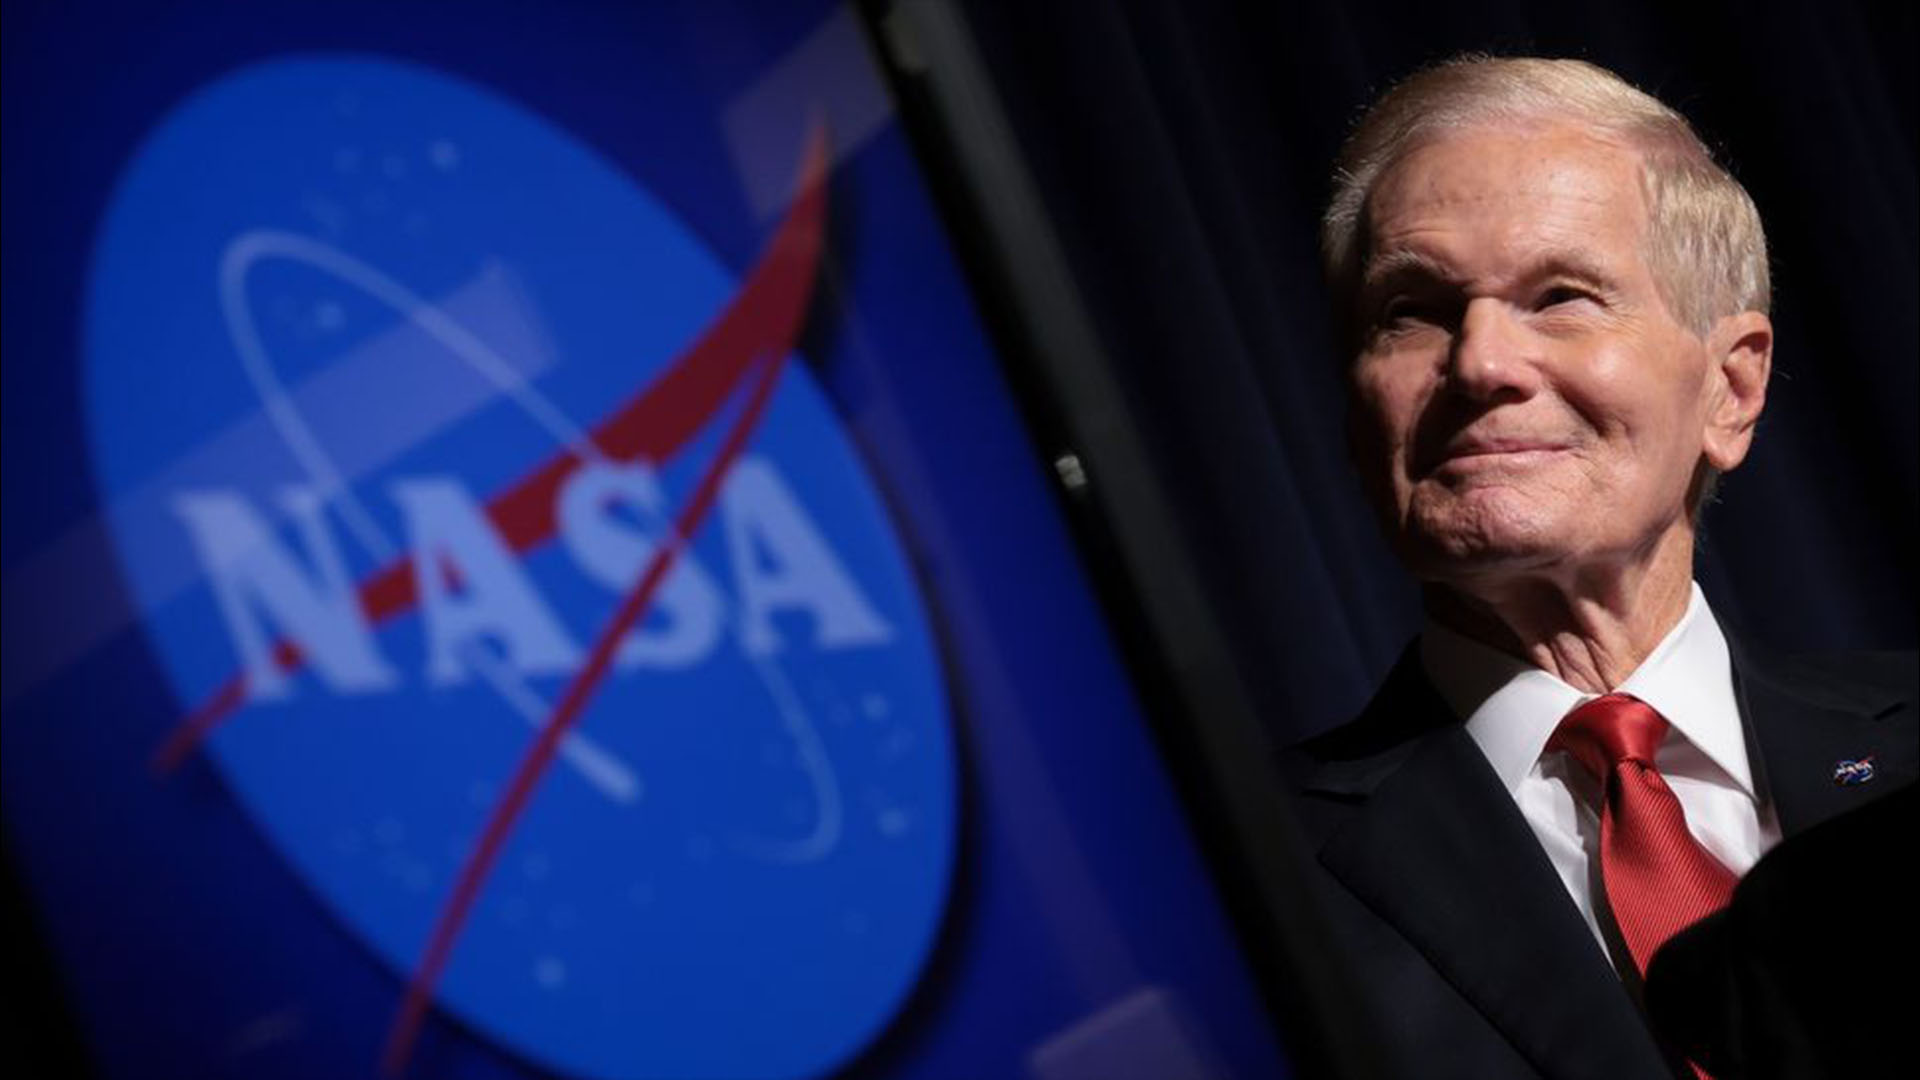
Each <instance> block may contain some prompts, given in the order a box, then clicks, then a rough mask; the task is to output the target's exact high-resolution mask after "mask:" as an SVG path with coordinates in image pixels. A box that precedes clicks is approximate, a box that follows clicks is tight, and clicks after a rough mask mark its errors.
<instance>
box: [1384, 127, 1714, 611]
mask: <svg viewBox="0 0 1920 1080" xmlns="http://www.w3.org/2000/svg"><path fill="white" fill-rule="evenodd" d="M1368 210H1369V217H1370V220H1371V226H1370V230H1369V232H1370V243H1369V246H1368V257H1367V261H1366V267H1367V269H1366V272H1365V275H1364V278H1363V283H1362V286H1361V293H1360V305H1361V308H1360V325H1361V326H1362V328H1363V338H1362V341H1361V345H1360V352H1359V356H1358V358H1357V360H1356V361H1355V364H1354V367H1353V371H1352V378H1353V383H1352V390H1353V400H1352V405H1353V410H1354V416H1353V425H1352V428H1353V438H1354V451H1355V458H1356V461H1357V463H1358V464H1359V466H1360V469H1361V472H1362V474H1363V476H1364V477H1365V479H1366V482H1367V484H1368V487H1369V490H1370V492H1371V494H1372V496H1373V499H1374V502H1375V504H1376V507H1377V508H1378V509H1379V510H1380V511H1381V513H1382V514H1383V515H1385V517H1386V521H1387V526H1388V530H1389V533H1390V534H1391V536H1392V538H1393V540H1394V541H1395V545H1396V547H1397V548H1398V549H1399V551H1400V553H1401V556H1402V558H1403V559H1405V560H1406V561H1407V563H1408V565H1409V566H1410V568H1411V569H1412V570H1413V571H1414V573H1415V574H1416V576H1418V577H1420V578H1422V579H1426V580H1435V581H1442V582H1446V581H1460V580H1464V579H1466V578H1469V577H1473V576H1484V575H1488V574H1492V575H1494V576H1496V577H1497V576H1499V575H1502V574H1506V573H1511V572H1516V571H1527V570H1533V569H1540V568H1549V567H1552V568H1568V569H1572V570H1575V571H1578V570H1581V569H1585V568H1589V567H1597V566H1599V565H1602V564H1604V563H1605V562H1607V561H1608V560H1614V559H1627V558H1632V557H1633V555H1634V554H1635V553H1636V552H1638V553H1644V552H1647V551H1649V550H1651V547H1652V545H1654V544H1655V543H1656V542H1658V541H1659V540H1661V539H1662V538H1663V537H1666V536H1668V535H1669V534H1671V533H1672V532H1673V530H1676V529H1690V527H1691V526H1690V524H1689V522H1688V515H1687V495H1688V490H1689V485H1690V482H1691V481H1692V478H1693V475H1694V471H1695V467H1696V465H1697V464H1698V463H1699V461H1700V459H1701V456H1702V453H1703V450H1706V451H1708V452H1709V453H1708V456H1709V458H1710V459H1711V458H1714V457H1715V456H1716V454H1715V452H1714V451H1715V449H1716V448H1714V447H1711V446H1710V445H1709V444H1710V443H1711V442H1712V440H1711V439H1709V438H1708V431H1709V428H1710V427H1711V426H1712V419H1711V416H1712V414H1713V411H1714V406H1715V404H1716V399H1717V397H1718V392H1717V386H1718V383H1717V380H1716V378H1715V373H1714V371H1713V367H1714V365H1713V364H1711V363H1710V362H1709V359H1710V358H1709V353H1708V348H1707V346H1706V345H1705V344H1703V342H1702V341H1701V340H1700V339H1698V338H1696V337H1694V336H1693V335H1692V334H1690V333H1688V332H1687V331H1686V330H1685V329H1684V328H1683V327H1681V326H1680V325H1679V324H1678V323H1676V322H1675V321H1674V319H1673V317H1672V316H1671V315H1670V314H1669V313H1668V311H1667V308H1666V305H1665V304H1664V303H1663V302H1662V300H1661V298H1660V295H1659V292H1658V289H1657V288H1656V286H1655V283H1654V278H1653V275H1652V273H1651V272H1650V271H1649V269H1648V267H1647V264H1646V261H1645V258H1644V256H1643V253H1642V240H1643V236H1644V233H1645V225H1646V208H1645V206H1644V198H1643V196H1642V189H1641V184H1640V164H1639V158H1638V156H1637V155H1636V154H1635V153H1634V152H1633V151H1631V150H1628V149H1625V148H1622V147H1619V146H1616V145H1613V144H1610V143H1606V142H1601V141H1599V140H1596V139H1594V138H1592V137H1591V136H1588V135H1585V134H1583V133H1581V132H1580V131H1578V130H1576V129H1573V128H1570V127H1565V126H1539V127H1529V128H1525V129H1521V130H1516V131H1495V130H1478V129H1476V130H1469V131H1465V132H1461V133H1458V134H1454V135H1451V136H1448V137H1443V138H1442V140H1441V141H1438V142H1435V143H1431V144H1428V145H1426V146H1424V147H1421V148H1419V149H1416V150H1415V151H1413V152H1412V153H1411V154H1409V155H1408V156H1406V157H1405V158H1403V159H1401V160H1400V162H1398V163H1397V164H1396V165H1394V166H1393V167H1392V168H1391V169H1389V170H1388V171H1387V172H1386V173H1384V174H1383V175H1382V177H1381V178H1380V180H1379V182H1378V183H1377V184H1376V185H1375V187H1374V190H1373V193H1372V196H1371V198H1370V200H1369V202H1368ZM1744 449H1745V444H1744V442H1742V443H1741V446H1740V450H1741V452H1744ZM1737 461H1738V458H1737V457H1735V458H1734V460H1733V461H1726V462H1722V461H1719V460H1715V461H1714V462H1713V463H1714V464H1715V465H1716V466H1719V467H1722V468H1730V467H1731V466H1732V465H1733V464H1735V463H1737Z"/></svg>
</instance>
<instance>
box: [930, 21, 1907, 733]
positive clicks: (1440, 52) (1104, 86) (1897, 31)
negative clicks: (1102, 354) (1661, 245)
mask: <svg viewBox="0 0 1920 1080" xmlns="http://www.w3.org/2000/svg"><path fill="white" fill-rule="evenodd" d="M963 7H964V8H965V9H966V13H967V16H968V18H969V20H970V21H971V23H972V26H973V29H974V33H975V35H976V36H977V39H978V42H979V46H980V51H981V53H982V55H983V57H984V59H985V60H986V62H987V65H988V67H989V68H990V70H991V72H992V75H993V78H994V81H995V82H996V84H997V87H998V90H999V92H1000V94H1001V96H1002V98H1003V101H1004V104H1005V108H1006V111H1007V113H1008V115H1009V117H1010V119H1011V120H1012V122H1013V126H1014V128H1015V130H1016V132H1017V135H1018V138H1019V141H1020V144H1021V148H1022V150H1023V151H1024V152H1025V154H1026V155H1027V158H1028V164H1029V166H1030V167H1031V168H1032V170H1033V172H1034V174H1035V177H1036V179H1037V181H1038V184H1039V186H1040V188H1041V191H1042V194H1043V197H1044V199H1045V201H1046V203H1047V208H1048V210H1049V211H1050V213H1051V215H1052V217H1053V220H1054V224H1055V226H1056V227H1057V228H1058V230H1059V233H1060V236H1061V240H1062V243H1063V245H1064V246H1065V248H1066V250H1067V254H1068V257H1069V260H1070V261H1071V263H1072V269H1073V271H1074V273H1075V275H1076V277H1077V278H1078V279H1079V283H1080V285H1081V287H1082V289H1083V291H1084V295H1085V299H1086V303H1087V306H1088V308H1089V309H1090V312H1091V314H1092V316H1093V319H1094V321H1095V323H1096V324H1097V326H1098V330H1099V333H1100V335H1101V343H1102V345H1103V346H1104V347H1105V350H1106V352H1107V355H1108V356H1109V357H1110V358H1111V361H1112V364H1113V367H1114V369H1115V372H1116V375H1117V377H1118V381H1119V382H1120V383H1121V384H1122V385H1123V386H1124V388H1125V391H1126V394H1127V396H1128V398H1129V399H1130V402H1131V403H1132V404H1133V406H1134V410H1133V415H1134V417H1135V418H1136V420H1137V422H1138V427H1139V430H1138V436H1139V439H1140V441H1141V442H1142V443H1143V444H1144V446H1145V447H1146V448H1147V451H1148V455H1149V456H1150V458H1151V459H1152V461H1153V462H1154V467H1155V468H1156V469H1157V470H1159V471H1160V474H1161V480H1162V482H1163V485H1164V486H1165V487H1166V488H1167V489H1168V490H1169V491H1170V492H1171V493H1172V494H1173V497H1174V499H1175V501H1176V507H1175V509H1176V511H1177V513H1176V515H1175V516H1176V518H1177V520H1178V522H1179V528H1180V529H1181V530H1182V531H1183V532H1184V534H1185V537H1186V539H1187V541H1188V542H1189V544H1190V545H1191V548H1192V550H1193V551H1194V552H1195V553H1196V563H1197V566H1198V568H1199V571H1200V574H1201V577H1202V580H1203V586H1202V587H1203V591H1204V592H1205V593H1206V599H1207V601H1208V602H1209V604H1210V606H1211V607H1212V609H1213V610H1214V612H1215V613H1216V614H1217V616H1218V618H1219V621H1220V624H1221V626H1222V627H1223V628H1224V630H1225V631H1226V636H1227V639H1228V640H1229V641H1231V642H1232V648H1233V649H1234V650H1235V653H1236V655H1235V656H1234V658H1233V659H1234V662H1235V664H1236V665H1237V667H1238V668H1239V670H1240V672H1241V674H1242V676H1243V677H1244V679H1245V682H1246V684H1247V686H1248V688H1249V691H1250V694H1251V696H1252V697H1253V698H1254V704H1255V707H1256V708H1257V709H1258V711H1259V712H1260V714H1261V715H1262V716H1263V718H1265V720H1266V721H1267V723H1268V725H1269V727H1270V728H1271V729H1272V731H1273V734H1274V737H1275V738H1276V739H1279V740H1291V739H1293V738H1297V737H1299V736H1302V735H1304V734H1307V733H1310V732H1312V731H1316V730H1319V729H1321V728H1324V727H1327V726H1329V725H1331V724H1334V723H1337V722H1339V721H1341V720H1344V719H1346V718H1347V717H1349V716H1350V715H1352V714H1353V713H1354V712H1355V711H1357V709H1358V708H1359V706H1360V705H1361V704H1363V703H1364V702H1365V700H1366V698H1367V696H1368V695H1369V694H1370V693H1371V690H1372V688H1373V686H1374V685H1375V683H1376V682H1377V681H1378V679H1379V677H1380V676H1381V675H1382V674H1383V673H1384V671H1385V669H1386V668H1387V667H1388V666H1389V665H1390V664H1391V662H1392V660H1393V659H1394V657H1395V656H1397V655H1398V653H1399V651H1400V650H1401V648H1402V647H1403V646H1404V645H1405V643H1406V641H1407V640H1408V639H1409V638H1410V636H1411V635H1412V634H1413V633H1414V632H1415V630H1416V629H1417V627H1418V610H1417V602H1416V598H1415V595H1414V592H1413V589H1412V586H1411V584H1410V583H1409V582H1408V581H1407V580H1406V578H1405V576H1404V575H1403V574H1402V573H1400V572H1399V570H1398V569H1397V567H1396V566H1395V565H1394V564H1393V562H1392V560H1391V558H1390V557H1389V555H1388V553H1387V551H1386V548H1385V545H1384V543H1383V542H1382V541H1381V540H1380V538H1379V536H1378V534H1377V531H1376V529H1375V527H1374V525H1373V522H1372V519H1371V517H1370V515H1369V514H1368V512H1367V511H1366V509H1365V507H1364V505H1363V504H1362V502H1361V500H1360V497H1359V493H1358V488H1357V483H1356V478H1355V475H1354V474H1353V471H1352V469H1351V467H1350V466H1349V465H1348V463H1347V460H1346V454H1345V449H1344V434H1343V416H1342V404H1341V403H1342V392H1343V382H1342V378H1343V375H1342V364H1341V361H1340V358H1339V357H1338V356H1337V355H1336V349H1335V347H1334V345H1333V340H1332V334H1331V331H1330V325H1329V321H1328V319H1327V318H1326V300H1325V293H1324V290H1323V288H1322V285H1321V282H1320V278H1319V270H1318V257H1317V247H1316V245H1317V236H1316V229H1317V221H1318V216H1319V212H1320V208H1321V205H1322V200H1323V198H1324V196H1325V193H1326V190H1327V173H1328V166H1329V163H1330V161H1331V160H1332V157H1333V155H1334V152H1335V151H1336V150H1337V148H1338V146H1339V144H1340V141H1341V139H1342V138H1343V136H1344V135H1345V133H1346V131H1347V130H1348V127H1349V126H1350V124H1351V123H1352V121H1353V120H1354V118H1355V117H1356V116H1357V115H1358V113H1359V111H1360V110H1361V109H1362V108H1363V107H1364V106H1365V104H1366V103H1367V102H1368V101H1370V100H1371V99H1372V97H1373V96H1374V95H1375V94H1377V93H1378V92H1379V91H1380V90H1382V89H1384V88H1385V87H1386V86H1388V85H1390V84H1391V83H1392V81H1393V80H1395V79H1397V78H1399V77H1401V76H1403V75H1405V74H1407V73H1408V72H1410V71H1412V70H1414V69H1416V68H1418V67H1419V66H1421V65H1423V64H1427V63H1431V62H1434V61H1436V60H1439V59H1443V58H1445V57H1448V56H1451V55H1454V54H1456V53H1459V52H1462V51H1469V50H1472V51H1487V52H1494V53H1499V54H1534V55H1545V56H1572V57H1579V58H1582V59H1586V60H1590V61H1592V62H1595V63H1598V64H1601V65H1602V66H1605V67H1608V68H1610V69H1612V70H1614V71H1615V72H1617V73H1619V74H1620V75H1622V76H1624V77H1625V78H1626V79H1628V80H1629V81H1630V82H1633V83H1634V84H1636V85H1638V86H1640V87H1641V88H1643V89H1645V90H1648V91H1649V92H1651V93H1653V94H1654V95H1656V96H1657V97H1660V98H1661V99H1662V100H1664V101H1666V102H1667V103H1668V104H1670V105H1672V106H1674V107H1676V108H1678V109H1679V110H1680V111H1681V112H1683V113H1684V114H1685V115H1687V116H1688V118H1689V119H1690V120H1692V121H1693V123H1694V125H1695V126H1696V128H1697V129H1698V130H1699V131H1700V133H1701V135H1702V137H1703V138H1704V139H1705V140H1706V141H1707V143H1708V145H1709V146H1711V147H1713V148H1714V150H1715V152H1716V154H1717V155H1719V156H1720V157H1721V159H1722V160H1723V161H1724V162H1725V163H1726V164H1728V165H1729V167H1730V168H1731V169H1732V170H1733V172H1734V173H1735V175H1736V176H1738V177H1739V178H1740V179H1741V181H1742V182H1743V183H1744V184H1745V185H1746V186H1747V187H1748V189H1749V190H1750V191H1751V192H1752V194H1753V196H1754V198H1755V200H1756V201H1757V202H1758V203H1759V206H1760V211H1761V215H1762V217H1763V219H1764V220H1765V222H1766V226H1767V233H1768V240H1769V244H1770V247H1771V256H1772V262H1773V269H1774V297H1775V300H1774V319H1775V324H1776V328H1777V341H1776V349H1775V355H1774V361H1775V372H1774V378H1773V383H1772V386H1771V391H1770V400H1769V404H1768V408H1767V412H1766V415H1765V418H1764V419H1763V421H1762V424H1761V429H1760V437H1759V439H1758V442H1757V444H1756V446H1755V450H1754V452H1753V454H1752V456H1751V457H1750V458H1749V459H1748V461H1747V463H1746V464H1745V465H1743V466H1742V467H1741V469H1740V470H1739V471H1738V472H1736V473H1734V474H1733V475H1731V476H1729V477H1728V478H1727V480H1726V482H1725V483H1724V484H1723V485H1722V488H1721V491H1720V495H1719V501H1718V505H1715V506H1714V507H1712V508H1711V509H1710V510H1709V512H1708V515H1707V519H1706V532H1705V536H1704V542H1703V545H1702V548H1703V550H1702V553H1701V557H1700V566H1699V571H1698V576H1699V578H1700V580H1701V582H1702V584H1703V585H1704V587H1705V588H1706V590H1707V593H1708V596H1709V598H1710V599H1711V601H1712V603H1713V604H1714V606H1715V610H1716V612H1717V613H1718V614H1719V615H1720V616H1721V618H1722V619H1723V621H1725V622H1727V623H1729V624H1731V626H1732V627H1733V628H1734V629H1735V631H1736V632H1737V633H1740V634H1744V635H1748V636H1751V637H1752V638H1754V639H1756V640H1758V641H1761V642H1764V643H1767V644H1770V645H1774V646H1777V647H1780V648H1784V649H1788V650H1793V651H1822V650H1833V649H1886V648H1911V647H1912V646H1913V644H1914V642H1915V597H1916V589H1915V586H1916V577H1915V563H1914V556H1913V552H1914V551H1915V548H1916V544H1915V540H1916V537H1915V507H1916V504H1917V503H1920V498H1917V497H1916V471H1917V470H1916V456H1917V454H1916V450H1917V448H1920V443H1917V441H1916V437H1915V431H1916V402H1920V392H1917V389H1916V370H1920V336H1917V334H1916V308H1915V298H1916V295H1920V287H1917V286H1920V281H1917V280H1916V279H1917V275H1916V248H1917V247H1920V244H1917V243H1916V212H1915V210H1916V188H1915V171H1914V157H1915V155H1914V130H1915V126H1914V76H1913V70H1914V68H1913V56H1914V45H1915V35H1914V16H1913V9H1912V7H1911V6H1909V5H1893V4H1888V5H1879V6H1875V7H1872V8H1871V9H1869V8H1868V7H1867V6H1864V5H1863V6H1854V5H1852V4H1847V3H1826V2H1814V0H1809V2H1801V3H1789V4H1781V3H1774V4H1758V5H1749V4H1736V3H1727V2H1708V3H1698V4H1672V3H1657V2H1647V0H1627V2H1609V3H1581V4H1575V3H1558V4H1552V3H1524V2H1519V0H1511V2H1498V0H1481V2H1460V0H1450V2H1447V3H1433V2H1431V0H1362V2H1358V3H1349V2H1331V0H1317V2H1315V0H1309V2H1304V3H1287V4H1271V3H1267V4H1261V3H1236V2H1232V0H1188V2H1161V0H1122V2H1116V3H1098V4H1089V3H1071V2H1066V0H1044V2H1030V3H1019V4H1012V3H983V2H974V3H968V4H964V5H963ZM1064 407H1065V408H1069V409H1070V408H1071V407H1072V403H1071V402H1069V403H1066V404H1065V406H1064ZM1094 464H1095V465H1096V466H1097V465H1098V462H1097V461H1096V462H1095V463H1094ZM1094 475H1095V478H1096V486H1097V483H1098V475H1099V474H1098V471H1097V468H1096V470H1095V474H1094ZM1108 494H1109V495H1110V496H1111V495H1113V494H1115V493H1108ZM1120 494H1121V497H1124V493H1120Z"/></svg>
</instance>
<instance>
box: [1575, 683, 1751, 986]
mask: <svg viewBox="0 0 1920 1080" xmlns="http://www.w3.org/2000/svg"><path fill="white" fill-rule="evenodd" d="M1666 733H1667V720H1666V717H1664V716H1661V715H1660V714H1659V713H1657V712H1655V711H1654V710H1653V706H1651V705H1648V704H1647V703H1646V702H1644V701H1641V700H1640V699H1638V698H1635V697H1631V696H1629V695H1627V694H1608V695H1606V696H1604V697H1598V698H1595V699H1593V700H1592V701H1589V702H1587V703H1585V704H1583V705H1581V706H1580V707H1579V708H1577V709H1575V710H1573V711H1572V712H1570V713H1568V714H1567V717H1566V719H1564V720H1562V721H1560V726H1559V728H1557V729H1556V730H1555V731H1554V733H1553V738H1551V739H1549V740H1548V741H1547V749H1549V750H1565V751H1566V752H1567V753H1569V754H1572V755H1573V757H1574V759H1575V760H1576V761H1578V762H1580V764H1581V765H1583V766H1585V767H1586V769H1587V771H1588V772H1591V773H1592V774H1593V775H1594V776H1596V777H1598V778H1599V779H1600V781H1601V782H1602V783H1603V784H1605V785H1606V793H1607V794H1606V803H1605V805H1604V806H1603V807H1602V809H1601V812H1600V878H1601V880H1602V881H1603V882H1604V883H1605V885H1606V890H1607V903H1608V905H1609V906H1610V907H1611V908H1612V909H1613V918H1614V922H1615V923H1617V924H1618V925H1619V927H1620V936H1621V937H1622V938H1624V939H1625V940H1626V944H1627V951H1628V952H1630V953H1632V954H1633V963H1634V966H1635V967H1636V968H1638V969H1639V970H1640V974H1641V975H1642V976H1645V975H1646V973H1647V964H1648V963H1649V962H1650V961H1652V959H1653V953H1654V950H1656V949H1658V948H1659V947H1660V946H1661V945H1663V944H1665V943H1666V940H1667V939H1668V938H1670V937H1672V936H1673V935H1674V934H1675V933H1677V932H1679V931H1680V930H1682V929H1683V928H1685V927H1687V926H1689V925H1691V924H1692V923H1694V922H1695V921H1697V920H1699V919H1701V918H1702V917H1704V916H1707V915H1711V914H1713V913H1714V912H1715V911H1718V910H1719V909H1720V908H1722V907H1724V906H1725V905H1726V903H1727V900H1728V899H1729V898H1730V897H1731V896H1732V895H1733V885H1734V880H1735V878H1734V874H1733V872H1732V871H1731V870H1728V869H1727V868H1726V867H1724V866H1722V865H1720V863H1719V861H1718V860H1716V859H1715V858H1714V857H1713V856H1712V855H1710V854H1708V853H1707V850H1706V849H1705V848H1703V847H1701V846H1700V844H1699V843H1698V842H1697V841H1695V840H1694V838H1693V834H1692V833H1690V832H1688V831H1687V816H1686V812H1685V811H1683V810H1682V809H1681V808H1680V800H1679V799H1678V798H1675V797H1674V794H1673V789H1672V788H1669V787H1668V786H1667V782H1666V781H1665V780H1664V779H1662V778H1661V776H1660V772H1659V770H1657V769H1655V768H1654V765H1653V756H1654V751H1655V750H1656V749H1658V748H1659V746H1660V740H1661V738H1662V737H1664V736H1665V735H1666Z"/></svg>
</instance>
